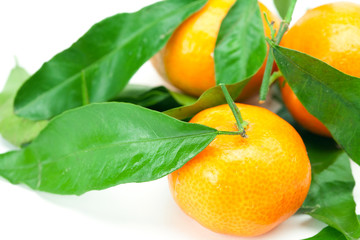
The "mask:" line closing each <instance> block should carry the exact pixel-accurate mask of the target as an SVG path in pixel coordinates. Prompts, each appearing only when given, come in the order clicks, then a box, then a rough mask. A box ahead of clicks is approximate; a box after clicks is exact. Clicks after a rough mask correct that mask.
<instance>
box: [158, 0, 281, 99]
mask: <svg viewBox="0 0 360 240" xmlns="http://www.w3.org/2000/svg"><path fill="white" fill-rule="evenodd" d="M234 3H235V0H209V1H208V3H207V4H206V5H205V7H204V8H203V9H201V10H200V11H199V12H197V13H196V14H194V15H193V16H191V17H190V18H189V19H187V20H186V21H185V22H183V23H182V24H181V25H180V26H179V28H178V29H177V30H176V31H175V32H174V34H173V35H172V37H171V38H170V40H169V42H168V43H167V45H166V46H165V48H164V49H163V50H162V51H160V53H159V54H157V55H156V56H155V57H154V58H153V59H152V63H153V65H154V67H155V68H156V69H157V71H158V72H159V73H160V75H162V76H163V78H164V79H165V80H167V81H169V82H170V83H171V84H173V85H174V86H175V87H177V88H178V89H180V90H182V91H183V92H185V93H187V94H190V95H193V96H200V95H201V94H202V93H203V92H204V91H206V90H207V89H209V88H211V87H214V86H215V67H214V58H213V52H214V48H215V44H216V39H217V35H218V33H219V30H220V25H221V22H222V20H223V19H224V18H225V16H226V14H227V13H228V11H229V10H230V8H231V7H232V5H233V4H234ZM259 6H260V11H261V13H263V12H265V13H266V15H267V16H268V18H269V20H270V21H273V22H274V27H275V28H278V27H279V25H280V20H279V19H278V17H277V16H276V15H274V14H273V13H271V12H270V11H269V10H268V9H267V8H266V7H265V6H264V5H263V4H261V3H259ZM262 18H263V23H264V31H265V35H266V36H268V37H270V35H271V34H270V29H269V27H268V25H267V23H266V21H265V19H264V16H263V14H262ZM264 70H265V63H264V64H263V66H262V67H261V69H260V70H259V71H258V72H257V73H256V75H255V76H254V77H253V78H252V79H251V81H250V82H249V83H248V84H247V85H246V87H245V88H244V90H243V93H242V94H241V96H240V97H241V99H245V98H248V97H250V96H251V95H253V94H254V93H256V91H257V90H259V88H260V85H261V81H262V76H263V73H264Z"/></svg>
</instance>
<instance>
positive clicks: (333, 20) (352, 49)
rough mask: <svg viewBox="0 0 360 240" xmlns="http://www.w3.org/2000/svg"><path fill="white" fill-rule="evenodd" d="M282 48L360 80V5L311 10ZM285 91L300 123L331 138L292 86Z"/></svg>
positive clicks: (291, 110)
mask: <svg viewBox="0 0 360 240" xmlns="http://www.w3.org/2000/svg"><path fill="white" fill-rule="evenodd" d="M281 45H282V46H284V47H287V48H291V49H294V50H298V51H300V52H303V53H307V54H309V55H311V56H313V57H316V58H318V59H320V60H322V61H324V62H326V63H328V64H330V65H331V66H333V67H334V68H336V69H338V70H340V71H342V72H344V73H346V74H349V75H352V76H356V77H360V67H359V63H360V5H359V4H355V3H348V2H338V3H331V4H326V5H323V6H320V7H317V8H314V9H312V10H309V11H307V13H306V14H305V15H304V16H303V17H302V18H301V19H300V20H299V21H298V22H297V23H296V24H295V25H294V26H293V27H292V28H291V29H290V30H289V31H288V32H287V33H286V34H285V35H284V38H283V40H282V42H281ZM344 84H346V83H344ZM281 92H282V95H283V98H284V102H285V104H286V106H287V108H288V109H289V111H290V112H291V114H292V115H293V117H294V118H295V120H296V121H297V122H298V123H299V124H301V125H302V126H303V127H304V128H306V129H308V130H309V131H311V132H313V133H316V134H319V135H323V136H328V137H331V134H330V132H329V130H328V129H327V128H326V127H325V126H324V125H323V124H322V123H321V122H320V121H319V120H318V119H317V118H315V117H314V116H313V115H311V114H310V113H309V112H308V111H307V110H306V109H305V107H304V106H303V105H302V104H301V103H300V101H299V100H298V98H297V97H296V96H295V94H294V92H293V91H292V90H291V89H290V87H289V85H287V84H286V85H285V87H283V88H282V89H281Z"/></svg>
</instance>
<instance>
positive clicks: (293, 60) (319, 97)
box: [273, 46, 360, 164]
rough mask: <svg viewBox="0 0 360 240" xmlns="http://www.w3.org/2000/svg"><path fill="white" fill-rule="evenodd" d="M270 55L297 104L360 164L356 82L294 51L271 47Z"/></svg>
mask: <svg viewBox="0 0 360 240" xmlns="http://www.w3.org/2000/svg"><path fill="white" fill-rule="evenodd" d="M273 53H274V56H275V60H276V63H277V65H278V67H279V68H280V70H281V72H282V73H283V75H284V77H285V78H286V80H287V82H288V83H289V85H290V87H291V89H292V90H293V91H294V93H295V94H296V96H297V97H298V98H299V100H300V101H301V103H302V104H303V105H304V106H305V108H306V109H307V110H308V111H309V112H310V113H311V114H312V115H314V116H315V117H316V118H318V119H319V120H320V121H321V122H322V123H324V124H325V126H326V127H327V128H328V129H329V130H330V132H331V134H332V136H333V137H334V139H335V140H336V141H337V142H338V143H339V144H340V145H341V146H342V147H343V148H344V150H345V151H346V152H347V153H348V154H349V156H350V157H351V158H352V159H353V160H354V161H355V162H356V163H358V164H360V147H359V146H360V79H359V78H356V77H352V76H349V75H346V74H344V73H342V72H340V71H338V70H336V69H335V68H333V67H331V66H330V65H328V64H326V63H324V62H322V61H320V60H318V59H316V58H313V57H311V56H309V55H306V54H304V53H300V52H297V51H294V50H290V49H286V48H283V47H280V46H274V47H273Z"/></svg>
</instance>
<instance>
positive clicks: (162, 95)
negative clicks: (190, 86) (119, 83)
mask: <svg viewBox="0 0 360 240" xmlns="http://www.w3.org/2000/svg"><path fill="white" fill-rule="evenodd" d="M114 100H115V101H118V102H130V103H134V104H137V105H140V106H143V107H146V108H150V109H153V110H157V111H165V110H168V109H171V108H175V107H180V106H182V105H187V104H188V103H189V102H190V103H193V102H195V101H196V99H194V98H193V97H190V96H187V95H184V94H180V93H174V92H171V91H169V90H168V89H167V88H165V87H163V86H161V87H154V88H153V87H150V86H143V85H134V84H130V85H128V86H126V87H125V89H124V90H123V91H122V92H121V93H120V94H119V95H118V96H117V97H116V98H115V99H114Z"/></svg>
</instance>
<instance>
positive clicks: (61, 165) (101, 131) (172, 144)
mask: <svg viewBox="0 0 360 240" xmlns="http://www.w3.org/2000/svg"><path fill="white" fill-rule="evenodd" d="M217 133H218V132H217V130H215V129H213V128H209V127H206V126H203V125H198V124H192V123H186V122H181V121H179V120H176V119H174V118H171V117H169V116H166V115H165V114H163V113H159V112H156V111H152V110H149V109H146V108H142V107H139V106H136V105H132V104H128V103H98V104H90V105H87V106H85V107H80V108H77V109H73V110H69V111H67V112H65V113H63V114H61V115H59V116H58V117H56V118H54V119H53V120H52V121H50V123H49V124H48V126H47V127H46V128H45V129H44V130H43V131H42V132H41V133H40V135H39V136H38V138H36V139H35V140H34V141H33V142H32V143H31V144H30V145H29V146H27V147H26V148H24V149H22V150H20V151H14V152H9V153H5V154H3V155H0V176H3V177H5V178H6V179H8V180H9V181H10V182H12V183H15V184H17V183H25V184H26V185H28V186H29V187H31V188H33V189H37V190H41V191H46V192H51V193H57V194H82V193H84V192H87V191H90V190H100V189H105V188H108V187H111V186H115V185H117V184H120V183H129V182H144V181H151V180H155V179H158V178H161V177H163V176H165V175H167V174H169V173H171V172H173V171H174V170H176V169H178V168H180V167H181V166H183V165H184V164H185V163H186V162H187V161H189V160H190V159H191V158H193V157H194V156H195V155H196V154H198V153H199V152H200V151H202V150H203V149H204V148H205V147H206V146H207V145H208V144H209V143H210V142H211V141H212V140H213V139H214V138H215V136H216V135H217Z"/></svg>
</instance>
